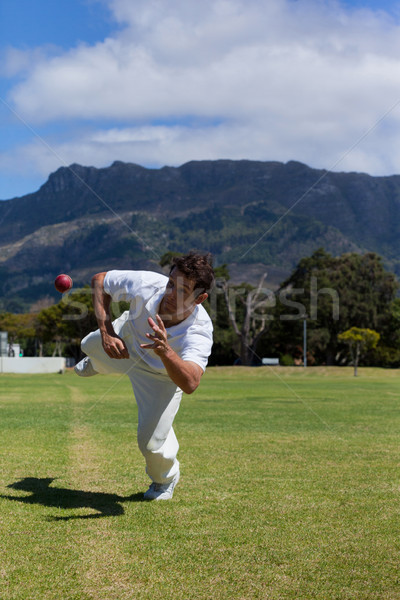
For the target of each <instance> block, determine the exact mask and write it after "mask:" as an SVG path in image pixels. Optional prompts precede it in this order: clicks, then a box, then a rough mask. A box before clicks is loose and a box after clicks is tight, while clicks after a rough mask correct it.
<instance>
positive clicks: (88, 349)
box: [81, 331, 101, 356]
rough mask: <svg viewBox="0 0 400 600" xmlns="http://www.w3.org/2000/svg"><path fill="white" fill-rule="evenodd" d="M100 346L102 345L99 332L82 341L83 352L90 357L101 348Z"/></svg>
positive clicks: (90, 334)
mask: <svg viewBox="0 0 400 600" xmlns="http://www.w3.org/2000/svg"><path fill="white" fill-rule="evenodd" d="M99 344H101V338H100V335H99V334H98V332H97V331H93V332H92V333H89V334H88V335H87V336H86V337H84V338H83V340H82V341H81V348H82V352H84V353H85V354H87V355H88V356H90V354H92V353H93V351H94V350H95V349H96V348H98V347H99Z"/></svg>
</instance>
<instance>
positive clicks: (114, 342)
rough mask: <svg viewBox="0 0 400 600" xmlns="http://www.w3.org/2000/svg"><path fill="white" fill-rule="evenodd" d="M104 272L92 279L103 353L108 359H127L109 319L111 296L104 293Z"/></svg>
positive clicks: (126, 351)
mask: <svg viewBox="0 0 400 600" xmlns="http://www.w3.org/2000/svg"><path fill="white" fill-rule="evenodd" d="M106 274H107V273H106V272H103V273H97V274H96V275H94V276H93V277H92V289H93V306H94V312H95V315H96V319H97V324H98V326H99V329H100V333H101V341H102V344H103V348H104V352H105V353H106V354H107V355H108V356H109V357H110V358H129V352H128V348H127V347H126V344H125V342H124V340H123V339H122V338H120V337H119V335H117V334H116V333H115V331H114V328H113V325H112V322H111V318H110V303H111V296H110V295H109V294H106V292H105V291H104V278H105V276H106Z"/></svg>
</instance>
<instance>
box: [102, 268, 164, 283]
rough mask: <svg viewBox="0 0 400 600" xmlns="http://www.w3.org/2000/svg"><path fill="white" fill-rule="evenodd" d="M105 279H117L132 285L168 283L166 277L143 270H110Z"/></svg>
mask: <svg viewBox="0 0 400 600" xmlns="http://www.w3.org/2000/svg"><path fill="white" fill-rule="evenodd" d="M106 278H107V279H119V280H123V281H127V282H132V283H143V284H150V285H151V284H158V283H159V284H164V283H166V282H167V281H168V277H167V276H166V275H163V274H162V273H156V272H155V271H144V270H137V271H136V270H135V271H133V270H132V271H131V270H122V271H118V270H112V271H107V274H106Z"/></svg>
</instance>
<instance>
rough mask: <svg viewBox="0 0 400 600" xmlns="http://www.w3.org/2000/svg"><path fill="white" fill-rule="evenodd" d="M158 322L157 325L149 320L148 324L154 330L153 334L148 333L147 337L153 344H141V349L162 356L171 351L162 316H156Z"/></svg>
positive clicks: (152, 320)
mask: <svg viewBox="0 0 400 600" xmlns="http://www.w3.org/2000/svg"><path fill="white" fill-rule="evenodd" d="M156 321H157V323H156V322H155V321H154V319H152V318H151V317H149V318H148V319H147V322H148V324H149V325H150V327H151V328H152V330H153V333H146V337H147V338H149V340H151V343H149V344H140V347H141V348H146V349H149V350H154V352H155V353H156V354H157V355H158V356H162V355H164V354H166V353H167V352H168V351H169V350H170V346H169V345H168V342H167V335H168V334H167V330H166V329H165V325H164V323H163V321H162V319H161V317H160V315H156Z"/></svg>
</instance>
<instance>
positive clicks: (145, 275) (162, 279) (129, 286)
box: [104, 270, 168, 300]
mask: <svg viewBox="0 0 400 600" xmlns="http://www.w3.org/2000/svg"><path fill="white" fill-rule="evenodd" d="M167 281H168V277H166V276H165V275H163V274H162V273H156V272H154V271H143V270H142V271H128V270H124V271H118V270H112V271H108V272H107V274H106V277H105V279H104V289H105V291H106V292H107V293H109V294H111V295H114V294H117V295H120V296H121V299H126V300H129V299H133V297H135V296H137V295H138V294H139V295H144V296H145V297H146V296H147V295H150V296H151V295H152V294H154V293H156V292H157V290H160V289H162V288H163V287H165V286H166V284H167Z"/></svg>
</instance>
